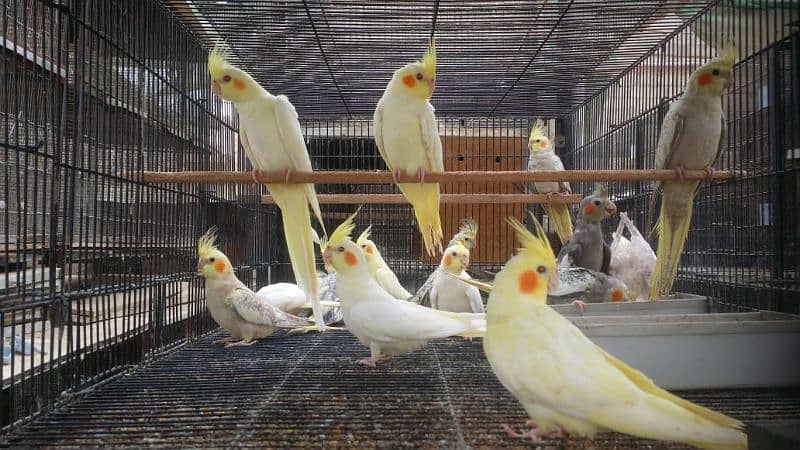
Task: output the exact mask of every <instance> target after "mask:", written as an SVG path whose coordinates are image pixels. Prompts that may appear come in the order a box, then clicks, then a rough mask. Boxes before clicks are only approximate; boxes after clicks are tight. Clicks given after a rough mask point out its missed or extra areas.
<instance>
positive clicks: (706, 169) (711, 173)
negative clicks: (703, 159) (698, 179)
mask: <svg viewBox="0 0 800 450" xmlns="http://www.w3.org/2000/svg"><path fill="white" fill-rule="evenodd" d="M703 172H705V173H706V181H707V182H708V183H711V182H713V181H714V173H715V172H716V170H714V168H713V167H711V166H705V167H703Z"/></svg>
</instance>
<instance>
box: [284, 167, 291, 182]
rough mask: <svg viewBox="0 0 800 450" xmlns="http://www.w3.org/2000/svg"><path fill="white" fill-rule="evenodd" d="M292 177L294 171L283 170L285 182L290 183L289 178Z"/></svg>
mask: <svg viewBox="0 0 800 450" xmlns="http://www.w3.org/2000/svg"><path fill="white" fill-rule="evenodd" d="M291 175H292V171H291V170H289V169H283V180H284V181H285V182H287V183H288V182H289V177H290V176H291Z"/></svg>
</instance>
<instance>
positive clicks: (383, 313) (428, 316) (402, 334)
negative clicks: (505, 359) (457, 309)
mask: <svg viewBox="0 0 800 450" xmlns="http://www.w3.org/2000/svg"><path fill="white" fill-rule="evenodd" d="M351 316H352V320H354V321H356V322H358V323H359V326H360V328H362V329H363V330H364V331H366V332H367V334H369V335H370V336H371V337H372V338H374V339H375V340H378V341H382V342H404V341H419V340H428V339H438V338H445V337H448V336H454V335H458V334H461V333H464V332H466V331H468V330H471V329H473V328H480V321H483V322H484V323H483V328H485V318H484V317H483V315H473V314H467V315H464V314H460V315H459V314H457V313H450V312H446V311H438V310H435V309H430V308H426V307H424V306H419V305H417V304H414V303H411V302H398V301H396V300H393V301H391V302H387V301H380V302H377V301H376V302H362V303H360V304H359V305H358V306H357V307H354V308H353V310H352V311H351Z"/></svg>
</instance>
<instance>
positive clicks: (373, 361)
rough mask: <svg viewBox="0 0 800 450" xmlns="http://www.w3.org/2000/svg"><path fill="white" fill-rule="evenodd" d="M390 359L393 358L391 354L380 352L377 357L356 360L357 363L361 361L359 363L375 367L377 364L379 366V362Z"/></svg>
mask: <svg viewBox="0 0 800 450" xmlns="http://www.w3.org/2000/svg"><path fill="white" fill-rule="evenodd" d="M390 359H392V357H391V356H389V355H384V354H380V355H378V356H375V357H372V358H363V359H359V360H358V361H356V362H357V363H359V364H363V365H365V366H369V367H375V366H377V364H378V363H379V362H382V361H389V360H390Z"/></svg>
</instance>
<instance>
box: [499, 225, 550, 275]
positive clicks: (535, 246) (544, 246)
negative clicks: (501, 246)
mask: <svg viewBox="0 0 800 450" xmlns="http://www.w3.org/2000/svg"><path fill="white" fill-rule="evenodd" d="M530 216H531V220H532V223H533V231H530V230H528V229H527V228H525V225H523V224H522V222H520V221H519V220H517V218H516V217H508V218H506V221H507V222H508V224H509V225H511V228H513V229H514V231H516V233H517V239H519V242H520V243H521V244H522V247H521V248H520V249H519V253H520V254H522V255H525V256H531V257H535V258H537V259H542V260H544V261H545V262H546V263H547V264H548V265H550V266H555V265H556V257H555V255H554V254H553V249H552V248H551V247H550V241H549V240H548V239H547V234H546V233H545V231H544V228H542V225H541V224H540V223H539V221H538V220H536V217H535V216H534V215H533V214H530Z"/></svg>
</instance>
